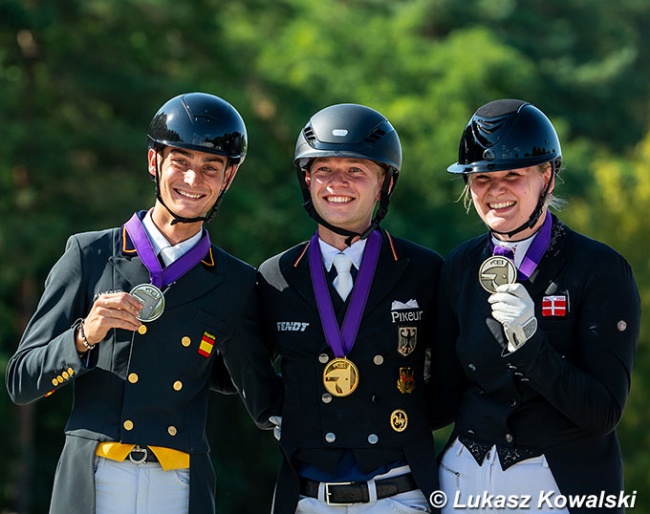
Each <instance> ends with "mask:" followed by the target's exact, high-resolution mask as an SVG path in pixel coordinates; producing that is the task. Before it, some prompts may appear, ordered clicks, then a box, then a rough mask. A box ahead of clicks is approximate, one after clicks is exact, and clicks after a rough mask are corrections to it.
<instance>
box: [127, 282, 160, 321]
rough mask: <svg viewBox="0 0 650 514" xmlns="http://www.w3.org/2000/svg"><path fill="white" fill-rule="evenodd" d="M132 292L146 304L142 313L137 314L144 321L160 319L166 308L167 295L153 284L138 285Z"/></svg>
mask: <svg viewBox="0 0 650 514" xmlns="http://www.w3.org/2000/svg"><path fill="white" fill-rule="evenodd" d="M130 294H132V295H133V296H135V297H136V298H137V299H138V300H140V301H141V302H142V303H143V304H144V306H143V307H142V310H141V311H140V314H138V315H137V316H136V318H138V319H139V320H140V321H142V322H143V323H146V322H147V321H153V320H156V319H158V318H159V317H160V316H161V315H162V313H163V311H164V310H165V295H163V292H162V291H161V290H160V289H158V288H157V287H156V286H154V285H153V284H140V285H137V286H135V287H134V288H133V289H131V293H130Z"/></svg>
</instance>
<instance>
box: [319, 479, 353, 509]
mask: <svg viewBox="0 0 650 514" xmlns="http://www.w3.org/2000/svg"><path fill="white" fill-rule="evenodd" d="M353 483H354V482H324V484H323V485H324V486H325V503H327V505H354V503H339V502H334V501H330V496H331V494H332V493H331V492H330V486H337V485H352V484H353Z"/></svg>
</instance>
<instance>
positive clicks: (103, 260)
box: [7, 93, 280, 514]
mask: <svg viewBox="0 0 650 514" xmlns="http://www.w3.org/2000/svg"><path fill="white" fill-rule="evenodd" d="M147 135H148V140H149V149H148V155H147V165H148V174H149V177H150V178H151V179H153V181H154V183H155V196H156V201H155V204H154V206H153V208H151V209H149V210H147V211H144V210H143V211H139V212H136V213H135V214H134V215H133V216H132V217H131V218H130V219H129V220H128V221H127V222H126V223H125V224H124V225H122V226H121V227H116V228H112V229H108V230H103V231H98V232H90V233H83V234H76V235H74V236H72V237H71V238H70V239H69V241H68V244H67V246H66V251H65V253H64V255H63V256H62V257H61V259H60V260H59V261H58V262H57V263H56V264H55V266H54V268H53V269H52V271H51V273H50V275H49V277H48V280H47V283H46V287H45V292H44V294H43V299H42V301H41V302H40V304H39V306H38V308H37V311H36V313H35V314H34V316H33V318H32V320H31V321H30V323H29V325H28V327H27V329H26V331H25V333H24V335H23V338H22V340H21V343H20V345H19V347H18V350H17V351H16V354H15V355H14V356H13V357H12V358H11V360H10V361H9V364H8V367H7V387H8V389H9V392H10V395H11V397H12V399H13V400H14V401H15V402H17V403H21V404H23V403H29V402H33V401H37V400H39V399H41V398H44V397H47V396H49V395H51V394H55V393H56V392H57V391H58V390H59V389H60V388H61V387H64V386H65V385H67V384H69V383H74V403H73V410H72V413H71V415H70V419H69V421H68V424H67V427H66V442H65V446H64V449H63V453H62V455H61V458H60V462H59V466H58V468H57V473H56V476H55V479H54V487H53V494H52V500H51V507H50V512H51V513H63V512H70V511H71V510H72V511H74V512H85V513H93V512H96V513H97V514H104V513H108V512H120V513H121V514H137V513H140V512H157V513H162V514H186V513H188V512H192V513H193V514H194V513H205V514H213V513H214V511H215V498H214V492H215V475H214V469H213V467H212V463H211V459H210V456H209V447H208V443H207V437H206V433H205V424H206V416H207V410H208V409H207V402H208V399H209V392H210V390H211V389H212V390H215V391H219V392H222V393H226V394H232V393H234V392H237V391H238V390H239V391H241V390H242V389H244V388H246V389H247V388H255V387H256V384H255V383H254V382H255V380H256V379H257V378H258V376H257V375H255V373H251V372H250V369H251V367H250V366H249V363H248V358H249V357H248V355H247V353H246V352H247V350H248V348H254V347H259V341H258V339H257V338H258V331H257V324H256V315H257V305H256V295H255V289H254V288H255V281H256V272H255V270H254V269H253V268H252V267H251V266H249V265H247V264H245V263H243V262H241V261H240V260H238V259H236V258H234V257H232V256H231V255H229V254H227V253H226V252H224V251H223V250H222V249H220V248H219V247H217V246H215V245H212V244H211V242H210V237H209V235H208V232H207V230H206V229H205V228H204V223H207V222H209V221H210V220H211V219H212V218H213V216H214V215H215V213H216V211H217V208H218V206H219V202H220V201H221V199H222V197H223V195H224V193H225V192H226V191H227V190H228V188H229V187H230V185H231V184H232V181H233V179H234V177H235V174H236V173H237V170H238V168H239V167H240V165H241V164H242V162H243V161H244V158H245V156H246V150H247V134H246V127H245V124H244V121H243V119H242V118H241V116H240V115H239V113H238V112H237V111H236V110H235V109H234V107H233V106H232V105H230V104H229V103H228V102H226V101H225V100H223V99H221V98H219V97H217V96H214V95H211V94H205V93H188V94H183V95H179V96H176V97H174V98H172V99H170V100H169V101H167V102H166V103H165V104H164V105H163V106H162V107H161V108H160V109H159V110H158V112H157V113H156V115H155V116H154V118H153V119H152V121H151V124H150V126H149V131H148V134H147ZM226 354H228V358H227V359H226V358H225V357H224V356H225V355H226ZM226 360H229V361H230V362H228V363H227V367H226V362H225V361H226ZM269 373H270V374H269V376H268V377H265V380H264V388H263V389H262V390H261V391H260V394H259V395H258V396H257V400H258V402H257V403H256V405H255V406H253V407H251V409H252V410H251V415H252V416H253V417H254V418H255V419H256V421H258V424H259V426H260V427H265V428H270V427H271V426H272V425H271V424H270V422H269V421H268V418H269V416H270V415H272V414H273V411H272V410H271V406H272V404H274V403H277V399H276V398H275V396H274V395H275V394H276V392H277V389H275V386H274V382H273V381H274V378H275V374H274V373H272V372H269ZM233 381H234V383H235V384H237V388H238V389H237V388H235V385H234V384H233ZM279 385H280V384H279V383H278V384H277V386H278V387H279ZM266 394H268V396H265V395H266ZM255 409H258V410H255Z"/></svg>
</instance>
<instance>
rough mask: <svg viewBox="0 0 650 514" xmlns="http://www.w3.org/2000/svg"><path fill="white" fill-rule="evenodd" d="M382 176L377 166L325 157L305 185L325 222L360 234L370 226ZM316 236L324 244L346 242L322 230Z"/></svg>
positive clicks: (313, 165) (317, 161)
mask: <svg viewBox="0 0 650 514" xmlns="http://www.w3.org/2000/svg"><path fill="white" fill-rule="evenodd" d="M385 173H386V172H385V170H384V169H383V168H382V167H381V166H380V165H378V164H377V163H375V162H373V161H370V160H367V159H350V158H347V157H326V158H320V159H315V160H314V161H313V162H312V163H311V166H310V168H309V171H307V174H306V176H305V181H306V182H307V185H308V186H309V191H310V194H311V200H312V202H313V204H314V207H315V208H316V211H317V212H318V214H319V215H320V216H321V217H322V218H323V219H324V220H325V221H327V222H328V223H330V224H331V225H334V226H335V227H339V228H343V229H346V230H350V231H352V232H363V231H364V230H365V229H366V228H368V226H369V225H370V222H371V219H372V215H373V210H374V207H375V204H376V203H377V201H378V200H379V197H380V193H381V186H382V183H383V180H384V175H385ZM319 234H320V235H321V238H322V239H323V240H325V241H327V242H330V241H329V240H328V239H330V240H331V239H332V238H335V239H337V240H338V239H341V240H344V239H345V237H343V236H340V235H338V234H334V233H333V232H331V231H329V230H327V229H326V228H325V227H322V226H320V227H319ZM326 238H328V239H326ZM330 244H332V243H330ZM335 246H336V245H335Z"/></svg>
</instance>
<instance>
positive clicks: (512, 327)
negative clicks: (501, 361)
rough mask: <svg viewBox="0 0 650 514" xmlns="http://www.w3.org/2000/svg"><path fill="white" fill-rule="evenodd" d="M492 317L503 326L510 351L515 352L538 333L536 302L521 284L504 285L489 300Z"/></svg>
mask: <svg viewBox="0 0 650 514" xmlns="http://www.w3.org/2000/svg"><path fill="white" fill-rule="evenodd" d="M488 302H489V303H490V304H491V305H492V317H493V318H494V319H496V320H497V321H498V322H499V323H501V325H503V331H504V333H505V335H506V339H507V340H508V351H511V352H514V351H515V350H516V349H517V348H519V347H520V346H521V345H523V344H524V343H525V342H526V341H527V340H528V339H530V338H531V337H532V336H533V334H534V333H535V332H536V331H537V318H536V317H535V302H533V299H532V298H531V297H530V295H529V294H528V291H526V288H525V287H524V286H523V285H521V284H503V285H500V286H499V287H497V290H496V293H493V294H492V295H490V297H489V298H488Z"/></svg>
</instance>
